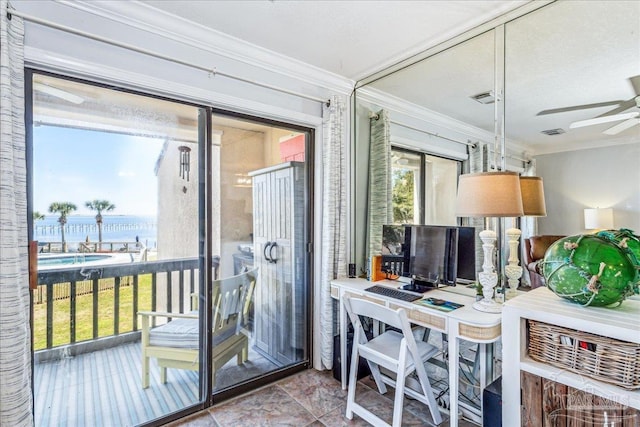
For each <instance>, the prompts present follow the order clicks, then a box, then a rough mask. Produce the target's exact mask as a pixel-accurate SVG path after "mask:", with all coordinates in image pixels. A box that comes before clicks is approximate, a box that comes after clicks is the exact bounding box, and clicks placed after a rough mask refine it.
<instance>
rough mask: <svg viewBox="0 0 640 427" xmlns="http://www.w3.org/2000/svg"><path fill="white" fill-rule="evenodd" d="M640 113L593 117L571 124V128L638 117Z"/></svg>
mask: <svg viewBox="0 0 640 427" xmlns="http://www.w3.org/2000/svg"><path fill="white" fill-rule="evenodd" d="M639 114H640V113H638V112H637V111H634V112H632V113H624V114H615V115H612V116H601V117H595V118H593V119H587V120H580V121H577V122H573V123H571V124H570V125H569V129H575V128H581V127H585V126H592V125H599V124H601V123H609V122H617V121H618V120H627V119H632V118H634V117H637V116H638V115H639Z"/></svg>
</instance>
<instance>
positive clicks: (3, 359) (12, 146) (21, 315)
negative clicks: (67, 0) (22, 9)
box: [0, 0, 33, 426]
mask: <svg viewBox="0 0 640 427" xmlns="http://www.w3.org/2000/svg"><path fill="white" fill-rule="evenodd" d="M7 12H8V3H7V1H6V0H0V425H2V426H29V425H33V417H32V407H33V401H32V394H31V333H30V329H29V313H30V309H29V307H30V302H29V265H28V255H27V247H28V237H27V169H26V157H25V128H24V44H23V43H24V23H23V22H22V19H21V18H19V17H17V16H10V15H9V16H8V15H7Z"/></svg>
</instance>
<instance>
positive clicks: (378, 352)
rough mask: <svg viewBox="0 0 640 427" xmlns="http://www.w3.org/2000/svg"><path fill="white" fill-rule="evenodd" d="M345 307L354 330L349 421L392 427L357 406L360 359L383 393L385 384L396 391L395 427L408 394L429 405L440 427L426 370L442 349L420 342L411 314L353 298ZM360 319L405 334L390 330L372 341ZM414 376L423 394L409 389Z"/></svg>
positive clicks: (440, 419)
mask: <svg viewBox="0 0 640 427" xmlns="http://www.w3.org/2000/svg"><path fill="white" fill-rule="evenodd" d="M344 304H345V308H346V309H347V312H348V313H349V317H350V318H351V322H352V323H353V329H354V337H353V353H352V356H351V367H350V373H349V391H348V395H347V413H346V417H347V418H348V419H352V418H353V414H354V413H355V414H358V415H359V416H360V417H362V418H363V419H364V420H366V421H367V422H369V423H370V424H371V425H374V426H389V424H387V423H386V422H384V421H383V420H382V419H381V418H380V417H378V416H377V415H375V414H373V413H372V412H370V411H368V410H367V409H365V408H364V407H363V406H361V405H359V404H358V403H356V402H355V395H356V382H357V370H358V358H359V357H363V358H364V359H366V360H367V363H368V364H369V368H370V369H371V374H372V375H373V378H374V379H375V381H376V385H377V386H378V391H379V392H380V393H382V394H384V393H386V392H387V388H386V386H385V383H386V384H388V385H390V386H393V387H395V389H396V392H395V399H394V403H393V424H392V426H393V427H400V424H401V423H402V407H403V403H404V395H405V393H406V394H407V395H408V396H410V397H412V398H414V399H416V400H419V401H420V402H422V403H424V404H425V405H427V406H428V407H429V411H430V412H431V417H432V418H433V421H434V423H435V424H440V423H441V422H442V416H441V415H440V411H438V405H437V404H436V399H435V397H434V394H433V390H432V389H431V384H430V383H429V378H428V377H427V372H426V370H425V367H424V363H425V362H426V361H427V360H429V359H430V358H431V357H433V356H434V355H435V354H436V353H437V352H438V349H437V348H436V347H434V346H432V345H430V344H427V343H426V342H423V341H417V342H416V340H415V339H414V337H413V333H412V332H411V326H410V324H409V320H408V319H407V313H406V311H405V310H404V309H402V308H399V309H397V310H392V309H390V308H387V307H384V306H382V305H380V304H375V303H373V302H370V301H366V300H363V299H359V298H352V297H349V296H345V297H344ZM359 316H364V317H370V318H372V319H373V320H377V321H379V322H382V323H384V324H386V325H389V326H391V327H393V328H396V329H399V330H401V331H402V333H398V332H396V331H393V330H389V331H386V332H384V333H382V334H380V335H378V336H377V337H375V338H373V339H372V340H370V341H369V340H368V339H367V336H366V335H365V333H364V329H363V328H362V324H361V323H360V317H359ZM380 367H383V368H386V369H387V370H389V371H391V372H395V373H396V379H397V380H394V379H393V378H391V377H389V376H387V375H385V374H383V373H382V372H381V371H380ZM413 372H415V373H416V374H417V376H418V380H419V383H420V388H421V390H420V391H416V390H413V389H411V388H409V387H406V386H405V381H406V378H407V376H409V375H410V374H412V373H413Z"/></svg>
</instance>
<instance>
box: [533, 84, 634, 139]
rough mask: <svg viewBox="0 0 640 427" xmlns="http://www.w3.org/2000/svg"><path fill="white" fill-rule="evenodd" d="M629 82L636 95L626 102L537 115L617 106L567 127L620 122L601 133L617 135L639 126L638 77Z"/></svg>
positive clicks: (552, 110) (570, 108)
mask: <svg viewBox="0 0 640 427" xmlns="http://www.w3.org/2000/svg"><path fill="white" fill-rule="evenodd" d="M629 81H630V82H631V86H633V89H634V93H635V94H636V95H635V96H634V97H633V98H631V99H628V100H626V101H609V102H599V103H594V104H585V105H577V106H573V107H564V108H555V109H551V110H544V111H541V112H539V113H538V114H537V115H539V116H542V115H546V114H554V113H563V112H568V111H576V110H584V109H589V108H602V107H608V106H613V105H617V107H616V108H614V109H613V110H611V111H608V112H606V113H604V114H601V115H599V116H597V117H594V118H591V119H586V120H579V121H575V122H572V123H571V124H570V125H569V129H576V128H581V127H585V126H593V125H598V124H602V123H611V122H617V121H622V122H621V123H618V124H616V125H614V126H612V127H610V128H608V129H606V130H605V131H603V133H604V134H606V135H617V134H619V133H620V132H623V131H625V130H627V129H629V128H631V127H633V126H635V125H637V124H640V75H638V76H634V77H631V78H630V79H629ZM629 109H633V111H627V110H629Z"/></svg>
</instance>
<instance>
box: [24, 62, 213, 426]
mask: <svg viewBox="0 0 640 427" xmlns="http://www.w3.org/2000/svg"><path fill="white" fill-rule="evenodd" d="M29 76H32V88H33V90H32V95H33V96H32V104H31V108H32V114H33V123H32V125H33V128H32V138H31V140H32V141H31V143H32V149H33V157H32V165H31V168H30V170H31V183H32V195H31V200H30V206H31V210H32V212H33V218H32V222H33V236H34V240H37V241H38V242H39V243H38V247H39V251H38V252H39V254H38V288H37V289H36V290H34V291H33V340H34V397H35V405H34V406H35V420H36V425H95V424H96V423H97V422H98V421H97V420H99V421H100V423H102V425H105V426H106V425H119V426H128V425H136V424H140V423H144V422H147V421H149V420H153V419H157V418H160V417H163V416H166V415H167V414H170V413H173V412H176V411H179V410H182V409H184V408H186V407H189V406H193V405H195V404H198V403H199V402H201V401H202V400H203V399H202V396H201V392H200V390H201V385H200V374H199V368H200V367H199V364H198V360H199V334H198V330H199V327H198V325H199V316H198V311H197V302H198V300H199V298H197V297H198V293H199V289H200V288H201V284H200V283H201V280H203V275H201V274H200V266H201V265H203V262H202V260H203V254H202V253H200V252H199V229H200V224H201V221H202V218H201V216H200V214H199V209H198V203H199V200H200V198H201V197H202V195H201V194H200V191H201V190H200V185H199V174H198V168H199V164H200V161H199V158H198V153H199V150H198V146H199V144H201V142H200V141H199V134H198V120H199V108H197V107H193V106H189V105H184V104H180V103H176V102H170V101H165V100H159V99H156V98H151V97H146V96H141V95H136V94H132V93H127V92H123V91H117V90H113V89H108V88H105V87H99V86H95V85H90V84H85V83H81V82H78V81H72V80H65V79H61V78H57V77H53V76H49V75H43V74H29ZM201 116H202V115H201ZM194 296H195V298H194ZM172 315H173V316H172ZM176 331H177V332H178V334H176ZM176 338H178V339H176ZM167 367H168V369H167ZM174 368H180V369H174Z"/></svg>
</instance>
